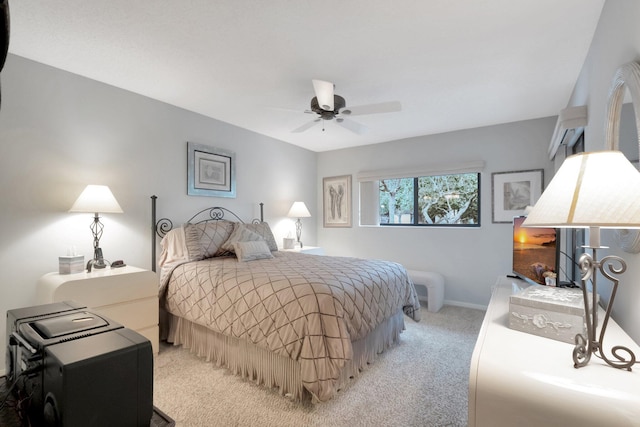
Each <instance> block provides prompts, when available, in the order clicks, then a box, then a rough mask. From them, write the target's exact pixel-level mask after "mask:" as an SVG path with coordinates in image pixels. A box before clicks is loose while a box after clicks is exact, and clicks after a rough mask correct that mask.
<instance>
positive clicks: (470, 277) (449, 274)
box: [317, 117, 556, 307]
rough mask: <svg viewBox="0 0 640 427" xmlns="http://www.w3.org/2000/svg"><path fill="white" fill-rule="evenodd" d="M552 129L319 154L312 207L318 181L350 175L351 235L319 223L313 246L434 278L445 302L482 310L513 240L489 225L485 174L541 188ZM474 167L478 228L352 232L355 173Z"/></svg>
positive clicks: (462, 134)
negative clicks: (529, 177) (539, 172)
mask: <svg viewBox="0 0 640 427" xmlns="http://www.w3.org/2000/svg"><path fill="white" fill-rule="evenodd" d="M555 124H556V117H550V118H544V119H538V120H529V121H525V122H518V123H509V124H504V125H498V126H490V127H484V128H477V129H472V130H465V131H459V132H451V133H446V134H440V135H431V136H423V137H419V138H412V139H407V140H402V141H395V142H390V143H385V144H377V145H370V146H366V147H359V148H353V149H346V150H336V151H330V152H325V153H320V154H319V156H318V200H317V203H318V207H319V208H321V206H322V191H321V186H322V178H323V177H327V176H335V175H353V178H354V183H353V186H352V187H353V200H352V212H355V214H354V218H353V224H354V225H353V227H352V228H350V229H343V228H323V223H322V220H321V218H319V219H318V223H317V224H318V242H319V244H320V246H323V247H324V248H325V250H326V252H327V253H328V254H332V255H333V254H336V255H347V256H361V257H372V258H383V259H389V260H393V261H397V262H400V263H402V264H403V265H405V267H407V268H408V269H414V270H423V271H435V272H438V273H441V274H443V275H444V276H445V282H446V285H445V300H446V301H447V302H449V303H455V304H459V305H467V306H475V307H482V306H486V305H487V303H488V302H489V298H490V296H491V291H490V289H491V286H493V284H494V283H495V282H496V279H497V278H498V276H499V275H504V274H507V273H510V272H511V249H512V243H511V242H512V239H513V237H512V226H511V225H510V224H494V223H492V216H491V212H492V211H491V209H492V207H491V204H492V197H491V174H492V173H493V172H505V171H520V170H530V169H544V176H545V181H546V182H548V181H549V179H550V177H551V174H552V173H553V164H552V163H551V161H550V160H549V159H548V156H547V147H548V145H549V141H550V139H551V135H552V133H553V129H554V126H555ZM477 160H483V161H484V162H485V167H484V170H482V174H481V207H480V208H481V227H480V228H451V227H449V228H440V227H438V228H434V227H393V228H391V227H359V226H358V215H357V212H358V197H359V189H358V184H357V181H356V179H355V178H356V176H357V174H358V172H360V171H370V170H385V169H399V168H401V167H406V168H408V169H419V168H420V167H421V166H424V165H425V164H427V165H431V164H437V163H457V162H471V161H477Z"/></svg>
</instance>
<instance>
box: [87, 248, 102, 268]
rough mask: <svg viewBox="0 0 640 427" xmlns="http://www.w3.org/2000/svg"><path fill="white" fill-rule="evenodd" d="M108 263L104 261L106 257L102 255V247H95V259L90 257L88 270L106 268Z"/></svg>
mask: <svg viewBox="0 0 640 427" xmlns="http://www.w3.org/2000/svg"><path fill="white" fill-rule="evenodd" d="M106 267H107V264H105V262H104V258H103V257H102V249H100V248H95V250H94V251H93V259H90V260H89V261H88V262H87V271H88V272H89V273H90V272H91V270H92V269H94V268H97V269H102V268H106Z"/></svg>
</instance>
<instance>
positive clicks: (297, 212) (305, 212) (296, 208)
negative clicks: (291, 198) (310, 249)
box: [287, 202, 311, 249]
mask: <svg viewBox="0 0 640 427" xmlns="http://www.w3.org/2000/svg"><path fill="white" fill-rule="evenodd" d="M287 216H288V217H290V218H298V220H297V221H296V237H297V239H298V243H299V244H300V249H302V241H301V240H300V237H301V236H302V221H300V218H309V217H310V216H311V214H310V213H309V209H307V205H305V204H304V202H293V205H292V206H291V209H289V213H288V214H287Z"/></svg>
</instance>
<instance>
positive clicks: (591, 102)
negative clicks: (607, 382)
mask: <svg viewBox="0 0 640 427" xmlns="http://www.w3.org/2000/svg"><path fill="white" fill-rule="evenodd" d="M638 17H640V2H638V1H636V0H607V2H606V3H605V5H604V8H603V10H602V15H601V17H600V21H599V23H598V28H597V29H596V33H595V35H594V39H593V42H592V44H591V48H590V49H589V53H588V56H587V59H586V61H585V63H584V66H583V68H582V71H581V73H580V77H579V78H578V81H577V83H576V87H575V89H574V93H573V95H572V97H571V100H570V101H569V105H587V107H588V109H589V123H588V126H587V127H586V129H585V148H586V150H587V151H597V150H603V149H604V148H605V141H604V127H605V118H606V107H607V102H608V95H609V90H610V88H611V83H612V81H613V76H614V74H615V71H616V70H617V69H618V67H620V66H621V65H623V64H626V63H627V62H631V61H636V62H637V61H640V26H638ZM635 108H640V106H636V107H635ZM626 124H627V125H628V124H629V123H628V122H627V123H626ZM622 125H623V126H624V125H625V123H623V124H622ZM624 134H625V133H624V132H623V135H624ZM636 144H637V141H636ZM635 158H636V159H637V155H636V157H635ZM602 244H603V245H608V246H610V247H611V250H609V251H606V252H605V251H604V250H602V251H599V252H598V256H599V257H600V256H604V255H607V254H615V255H619V256H622V257H623V258H624V259H625V260H626V261H627V266H628V270H627V271H626V272H625V273H624V274H623V275H622V276H621V279H620V280H621V284H620V287H619V290H618V294H617V296H616V300H615V304H614V306H613V317H614V319H616V321H618V323H620V325H621V326H622V327H623V328H624V329H625V331H626V332H627V333H628V334H629V335H631V337H632V338H633V339H634V340H635V342H636V343H639V344H640V310H638V305H639V304H640V286H639V283H640V254H627V253H625V252H623V251H621V250H619V249H617V248H616V242H615V240H614V233H613V232H612V231H607V230H603V232H602ZM599 283H601V284H602V285H605V283H606V282H605V281H604V280H600V282H599ZM608 289H609V287H606V286H603V290H605V292H604V293H601V296H602V297H603V298H604V299H605V300H608ZM614 344H617V343H609V345H614ZM605 345H606V340H605Z"/></svg>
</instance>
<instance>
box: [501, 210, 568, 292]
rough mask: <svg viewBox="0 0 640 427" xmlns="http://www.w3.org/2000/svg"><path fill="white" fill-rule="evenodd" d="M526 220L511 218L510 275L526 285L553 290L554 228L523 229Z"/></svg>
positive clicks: (556, 235) (555, 279)
mask: <svg viewBox="0 0 640 427" xmlns="http://www.w3.org/2000/svg"><path fill="white" fill-rule="evenodd" d="M526 218H527V217H526V216H517V217H514V218H513V251H512V252H513V258H512V260H513V262H512V268H513V274H515V275H516V276H517V277H519V278H521V279H523V280H525V281H527V282H529V283H534V284H538V285H551V286H556V284H558V283H559V281H558V279H559V278H558V269H559V265H560V242H559V240H560V233H559V232H558V229H556V228H537V227H536V228H528V227H522V223H523V222H524V220H525V219H526Z"/></svg>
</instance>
